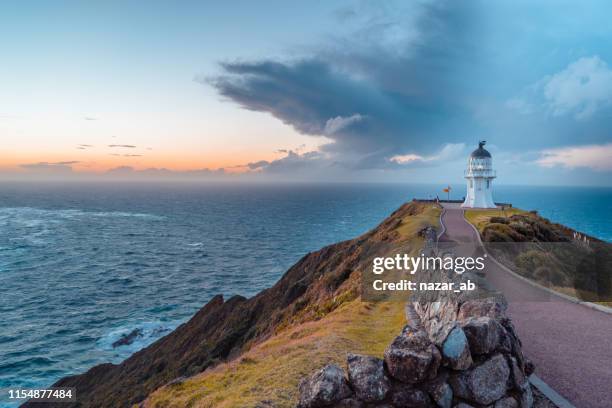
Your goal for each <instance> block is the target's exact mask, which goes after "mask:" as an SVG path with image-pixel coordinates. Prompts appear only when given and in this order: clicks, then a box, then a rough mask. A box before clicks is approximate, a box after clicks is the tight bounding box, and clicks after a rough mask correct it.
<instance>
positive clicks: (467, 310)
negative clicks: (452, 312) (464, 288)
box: [457, 298, 508, 320]
mask: <svg viewBox="0 0 612 408" xmlns="http://www.w3.org/2000/svg"><path fill="white" fill-rule="evenodd" d="M507 308H508V306H507V304H506V302H504V301H503V300H501V299H496V298H486V299H476V300H468V301H466V302H464V303H462V304H461V308H460V309H459V313H458V315H457V319H458V320H466V319H469V318H471V317H491V318H493V319H499V318H502V317H503V316H505V314H506V309H507Z"/></svg>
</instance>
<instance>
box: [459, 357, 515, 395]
mask: <svg viewBox="0 0 612 408" xmlns="http://www.w3.org/2000/svg"><path fill="white" fill-rule="evenodd" d="M509 377H510V369H509V368H508V364H507V363H506V359H505V358H504V356H502V355H501V354H496V355H494V356H493V357H491V358H490V359H489V360H486V361H485V362H484V363H482V364H481V365H479V366H477V367H475V368H473V369H472V370H469V371H463V372H458V373H453V375H451V376H450V378H449V383H450V385H451V387H452V389H453V393H454V394H455V396H457V397H459V398H463V399H465V400H468V401H473V402H476V403H478V404H481V405H488V404H491V403H492V402H495V401H497V400H498V399H500V398H501V397H503V396H504V395H505V394H506V390H507V383H508V379H509Z"/></svg>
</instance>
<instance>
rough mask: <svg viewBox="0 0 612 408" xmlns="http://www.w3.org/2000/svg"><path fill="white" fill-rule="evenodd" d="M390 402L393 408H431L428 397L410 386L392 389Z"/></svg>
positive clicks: (404, 385)
mask: <svg viewBox="0 0 612 408" xmlns="http://www.w3.org/2000/svg"><path fill="white" fill-rule="evenodd" d="M391 402H392V404H393V406H394V407H405V408H429V407H433V404H432V402H431V400H430V399H429V396H428V395H427V394H426V393H425V392H424V391H422V390H420V389H417V388H413V387H412V386H410V385H406V384H398V386H396V387H394V388H393V391H392V394H391Z"/></svg>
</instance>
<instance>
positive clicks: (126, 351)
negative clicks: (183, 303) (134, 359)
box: [96, 321, 179, 356]
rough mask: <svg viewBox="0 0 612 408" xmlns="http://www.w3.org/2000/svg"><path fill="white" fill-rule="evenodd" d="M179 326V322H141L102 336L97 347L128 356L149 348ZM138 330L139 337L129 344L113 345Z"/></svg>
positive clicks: (135, 337)
mask: <svg viewBox="0 0 612 408" xmlns="http://www.w3.org/2000/svg"><path fill="white" fill-rule="evenodd" d="M178 325H179V322H160V321H156V322H141V323H136V324H131V325H126V326H122V327H118V328H115V329H113V330H111V331H109V332H108V333H107V334H105V335H104V336H102V337H101V338H100V339H99V340H98V341H97V343H96V345H97V347H98V348H100V349H101V350H105V351H114V352H115V353H117V354H118V355H121V356H127V355H130V354H132V353H135V352H136V351H138V350H141V349H142V348H144V347H146V346H148V345H149V344H151V343H153V342H154V341H155V340H157V339H159V338H161V337H163V336H165V335H166V334H168V333H170V332H171V331H172V330H174V329H175V328H176V327H177V326H178ZM135 330H138V331H139V333H138V335H136V336H134V337H133V338H132V339H131V340H130V343H129V344H125V345H117V346H115V347H113V343H115V342H117V341H119V340H121V339H122V338H124V337H126V336H129V335H130V333H132V332H134V331H135Z"/></svg>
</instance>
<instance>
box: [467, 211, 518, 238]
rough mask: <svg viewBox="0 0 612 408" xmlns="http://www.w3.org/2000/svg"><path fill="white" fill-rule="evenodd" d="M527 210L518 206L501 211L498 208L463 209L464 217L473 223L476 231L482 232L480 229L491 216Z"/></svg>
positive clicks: (504, 215) (507, 215) (505, 215)
mask: <svg viewBox="0 0 612 408" xmlns="http://www.w3.org/2000/svg"><path fill="white" fill-rule="evenodd" d="M526 212H527V211H525V210H521V209H519V208H507V209H506V210H504V211H502V210H499V209H490V210H484V209H483V210H475V209H472V210H465V219H466V220H468V222H469V223H470V224H472V225H474V226H475V227H476V228H477V229H478V231H481V232H482V229H483V228H484V227H485V226H486V225H487V224H488V223H489V220H490V219H491V217H510V216H512V215H515V214H524V213H526Z"/></svg>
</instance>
